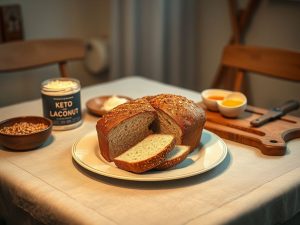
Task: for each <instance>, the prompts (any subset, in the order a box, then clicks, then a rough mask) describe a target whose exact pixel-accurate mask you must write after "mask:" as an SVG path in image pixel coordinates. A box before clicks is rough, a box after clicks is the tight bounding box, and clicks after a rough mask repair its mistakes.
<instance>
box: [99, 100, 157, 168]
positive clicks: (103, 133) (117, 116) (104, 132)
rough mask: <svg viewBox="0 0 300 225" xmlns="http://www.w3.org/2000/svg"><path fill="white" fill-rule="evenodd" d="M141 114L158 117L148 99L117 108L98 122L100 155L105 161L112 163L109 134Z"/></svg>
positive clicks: (134, 101)
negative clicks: (124, 122)
mask: <svg viewBox="0 0 300 225" xmlns="http://www.w3.org/2000/svg"><path fill="white" fill-rule="evenodd" d="M141 113H151V114H153V116H154V118H156V117H157V114H156V111H155V109H154V108H153V107H152V106H151V105H150V104H149V102H148V101H147V100H146V99H143V98H140V99H136V100H133V101H130V102H127V103H124V104H122V105H119V106H117V107H116V108H114V109H112V110H111V111H110V112H108V113H107V114H105V115H103V117H102V118H100V119H99V120H98V121H97V124H96V130H97V134H98V142H99V147H100V153H101V155H102V156H103V157H104V159H105V160H107V161H109V162H111V161H112V159H111V158H110V154H109V141H108V134H109V132H110V131H112V130H113V129H114V128H115V127H116V126H118V125H119V124H121V123H122V122H123V121H126V120H128V119H130V118H132V117H134V116H136V115H138V114H141ZM133 144H134V143H133Z"/></svg>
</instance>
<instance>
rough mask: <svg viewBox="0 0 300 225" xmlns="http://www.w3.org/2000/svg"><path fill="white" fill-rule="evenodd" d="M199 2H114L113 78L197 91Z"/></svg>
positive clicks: (179, 0) (165, 0)
mask: <svg viewBox="0 0 300 225" xmlns="http://www.w3.org/2000/svg"><path fill="white" fill-rule="evenodd" d="M195 1H196V0H113V4H112V8H113V13H112V37H111V50H112V52H111V65H110V68H111V74H110V76H111V78H112V79H115V78H118V77H125V76H131V75H139V76H143V77H147V78H151V79H154V80H158V81H162V82H165V83H170V84H174V85H177V86H182V87H188V88H192V89H193V88H195V86H196V83H197V77H196V71H195V65H196V64H195V55H196V52H195V50H196V46H195V41H196V40H195V39H196V38H195V36H196V35H195V33H196V29H195V26H194V25H195V10H196V9H195V8H196V7H195V4H196V3H195Z"/></svg>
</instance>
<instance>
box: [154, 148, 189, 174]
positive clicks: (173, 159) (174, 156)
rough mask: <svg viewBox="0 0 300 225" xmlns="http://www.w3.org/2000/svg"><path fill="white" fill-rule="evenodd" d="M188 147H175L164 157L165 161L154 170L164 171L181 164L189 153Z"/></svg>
mask: <svg viewBox="0 0 300 225" xmlns="http://www.w3.org/2000/svg"><path fill="white" fill-rule="evenodd" d="M190 149H191V147H190V146H187V145H176V146H175V147H174V149H173V150H172V151H170V152H169V153H168V155H167V157H166V160H165V161H163V162H162V163H161V164H159V165H158V166H157V167H155V169H157V170H166V169H169V168H171V167H174V166H176V165H177V164H179V163H181V162H182V161H183V160H185V158H186V157H187V156H188V154H189V153H190Z"/></svg>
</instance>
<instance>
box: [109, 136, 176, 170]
mask: <svg viewBox="0 0 300 225" xmlns="http://www.w3.org/2000/svg"><path fill="white" fill-rule="evenodd" d="M174 146H175V138H174V136H172V135H168V134H151V135H149V136H147V137H146V138H145V139H143V140H142V141H141V142H139V143H138V144H136V145H134V146H133V147H131V148H130V149H128V150H127V151H126V152H124V153H123V154H121V155H119V156H118V157H116V158H114V159H113V161H114V163H115V164H116V166H117V167H118V168H120V169H123V170H126V171H130V172H134V173H143V172H145V171H148V170H151V169H153V168H155V167H157V166H158V165H160V164H161V163H162V162H163V161H165V159H166V156H167V154H168V153H169V152H170V151H171V150H172V149H174Z"/></svg>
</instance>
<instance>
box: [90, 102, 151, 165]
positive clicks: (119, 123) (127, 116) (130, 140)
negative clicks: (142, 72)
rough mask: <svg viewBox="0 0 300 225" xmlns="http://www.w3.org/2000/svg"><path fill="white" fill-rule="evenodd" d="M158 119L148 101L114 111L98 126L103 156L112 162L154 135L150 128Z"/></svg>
mask: <svg viewBox="0 0 300 225" xmlns="http://www.w3.org/2000/svg"><path fill="white" fill-rule="evenodd" d="M156 118H157V113H156V111H155V109H154V108H153V107H152V106H151V105H150V103H149V102H148V101H147V100H146V99H137V100H134V101H130V102H127V103H124V104H122V105H119V106H117V107H116V108H114V109H112V110H111V111H110V112H109V113H107V114H105V115H104V116H103V117H102V118H101V119H99V120H98V122H97V125H96V130H97V134H98V142H99V147H100V152H101V155H102V156H103V157H104V159H106V160H107V161H109V162H111V161H112V160H113V159H114V158H115V157H117V156H119V155H121V154H122V153H123V152H125V151H126V150H128V149H129V148H131V147H132V146H134V145H135V144H137V143H138V142H140V141H141V140H143V139H144V138H145V137H147V136H148V135H149V134H151V133H153V131H152V130H151V129H150V126H151V124H152V123H153V122H154V120H155V119H156Z"/></svg>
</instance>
